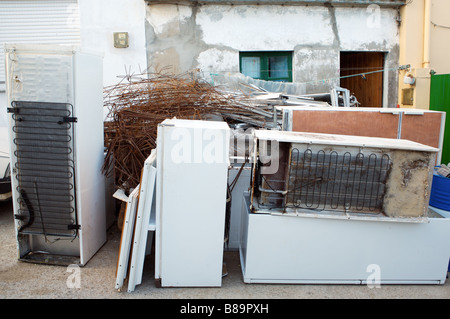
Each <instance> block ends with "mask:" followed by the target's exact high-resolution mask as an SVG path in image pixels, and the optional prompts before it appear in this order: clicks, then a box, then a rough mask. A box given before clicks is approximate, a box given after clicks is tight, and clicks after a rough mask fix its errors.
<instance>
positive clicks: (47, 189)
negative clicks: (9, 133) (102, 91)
mask: <svg viewBox="0 0 450 319" xmlns="http://www.w3.org/2000/svg"><path fill="white" fill-rule="evenodd" d="M9 112H11V113H13V114H12V117H13V120H14V126H13V127H12V130H13V133H14V137H13V143H14V144H15V147H16V150H15V152H14V157H15V158H16V162H15V163H14V167H13V169H14V170H16V171H17V174H15V177H16V181H17V191H18V193H19V194H20V196H19V198H18V201H19V204H20V208H19V210H18V214H17V215H16V218H17V219H19V220H20V229H19V232H20V233H24V234H43V235H49V236H62V237H67V236H68V237H74V236H76V235H77V220H76V208H75V202H76V201H75V178H74V175H75V166H74V154H73V122H74V121H75V119H74V118H73V117H72V113H73V107H72V105H70V104H66V103H44V102H13V103H12V108H10V109H9Z"/></svg>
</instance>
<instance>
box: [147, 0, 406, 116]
mask: <svg viewBox="0 0 450 319" xmlns="http://www.w3.org/2000/svg"><path fill="white" fill-rule="evenodd" d="M146 17H147V22H146V32H147V56H148V65H149V66H150V68H153V69H155V70H157V69H161V68H163V67H167V66H170V67H171V68H172V70H173V71H175V72H183V71H187V70H190V69H194V68H199V69H201V70H202V71H203V73H204V75H205V76H209V75H210V74H227V73H233V72H239V51H284V50H286V51H292V52H293V69H294V70H293V78H294V82H297V83H303V84H304V89H305V91H306V92H308V93H316V92H324V91H328V90H329V89H330V88H332V87H333V86H336V85H339V79H338V78H339V68H340V58H339V53H340V51H381V52H386V64H385V67H386V68H395V67H396V66H397V65H398V54H399V53H398V42H399V40H398V26H397V21H396V17H397V10H395V9H387V8H379V7H375V8H366V7H358V8H349V7H339V8H334V7H327V6H287V5H286V6H280V5H192V6H190V5H182V4H148V5H147V15H146ZM397 77H398V76H397V71H396V70H392V71H389V72H387V73H386V74H385V90H384V91H385V94H384V95H385V97H384V100H385V101H384V102H385V103H384V105H385V106H389V107H394V106H396V104H397Z"/></svg>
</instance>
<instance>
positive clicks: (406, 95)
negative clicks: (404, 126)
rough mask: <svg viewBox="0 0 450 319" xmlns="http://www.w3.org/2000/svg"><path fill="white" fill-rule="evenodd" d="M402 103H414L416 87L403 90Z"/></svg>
mask: <svg viewBox="0 0 450 319" xmlns="http://www.w3.org/2000/svg"><path fill="white" fill-rule="evenodd" d="M402 103H403V104H404V105H414V88H408V89H403V90H402Z"/></svg>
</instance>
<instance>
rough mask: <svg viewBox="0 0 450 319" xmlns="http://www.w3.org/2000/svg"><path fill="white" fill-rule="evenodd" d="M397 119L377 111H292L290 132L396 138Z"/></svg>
mask: <svg viewBox="0 0 450 319" xmlns="http://www.w3.org/2000/svg"><path fill="white" fill-rule="evenodd" d="M398 118H399V116H398V115H397V114H392V113H380V112H378V111H374V112H367V111H365V112H364V111H361V112H358V111H331V110H316V111H314V110H311V111H310V110H294V111H293V112H292V131H297V132H309V133H324V134H342V135H356V136H371V137H384V138H397V131H398Z"/></svg>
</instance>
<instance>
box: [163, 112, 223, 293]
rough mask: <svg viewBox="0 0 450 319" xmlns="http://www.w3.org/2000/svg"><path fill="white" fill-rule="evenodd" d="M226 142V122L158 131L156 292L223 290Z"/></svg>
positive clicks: (175, 123)
mask: <svg viewBox="0 0 450 319" xmlns="http://www.w3.org/2000/svg"><path fill="white" fill-rule="evenodd" d="M229 139H230V132H229V127H228V125H227V124H226V123H225V122H215V121H197V120H178V119H170V120H165V121H163V122H162V123H161V124H159V126H158V137H157V152H156V154H157V160H156V162H157V165H156V166H157V174H156V230H155V282H156V285H157V286H159V287H182V286H184V287H186V286H189V287H191V286H192V287H218V286H221V284H222V265H223V247H224V229H225V210H226V198H227V180H228V166H229Z"/></svg>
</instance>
